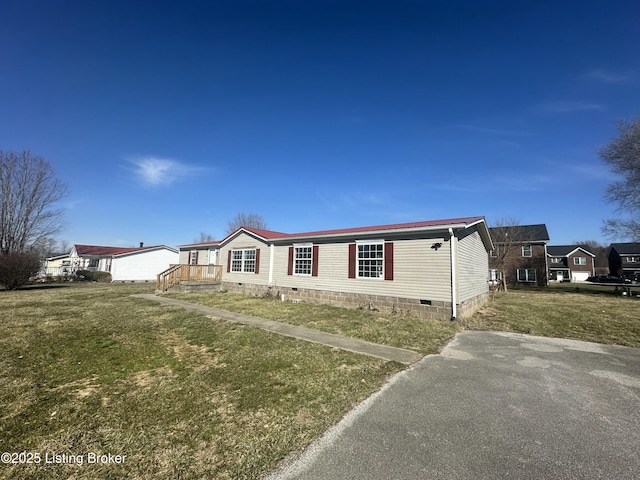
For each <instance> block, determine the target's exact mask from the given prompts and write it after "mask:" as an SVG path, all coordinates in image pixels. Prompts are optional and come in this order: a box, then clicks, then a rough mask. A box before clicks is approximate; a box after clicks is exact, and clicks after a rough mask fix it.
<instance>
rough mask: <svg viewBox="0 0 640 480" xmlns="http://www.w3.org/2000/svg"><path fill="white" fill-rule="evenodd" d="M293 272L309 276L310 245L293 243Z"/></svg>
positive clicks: (311, 248)
mask: <svg viewBox="0 0 640 480" xmlns="http://www.w3.org/2000/svg"><path fill="white" fill-rule="evenodd" d="M293 251H294V254H293V274H294V275H302V276H307V277H310V276H311V262H312V251H313V247H312V245H294V248H293Z"/></svg>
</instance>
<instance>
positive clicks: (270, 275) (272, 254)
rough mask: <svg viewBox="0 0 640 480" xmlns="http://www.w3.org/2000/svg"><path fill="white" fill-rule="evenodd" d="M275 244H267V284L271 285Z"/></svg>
mask: <svg viewBox="0 0 640 480" xmlns="http://www.w3.org/2000/svg"><path fill="white" fill-rule="evenodd" d="M275 253H276V246H275V245H274V244H273V243H272V244H271V245H269V286H271V285H273V257H275Z"/></svg>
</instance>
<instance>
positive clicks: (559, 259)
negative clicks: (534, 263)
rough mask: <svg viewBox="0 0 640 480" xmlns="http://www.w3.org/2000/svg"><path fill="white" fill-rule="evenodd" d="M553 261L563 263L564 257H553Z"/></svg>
mask: <svg viewBox="0 0 640 480" xmlns="http://www.w3.org/2000/svg"><path fill="white" fill-rule="evenodd" d="M551 263H562V257H551Z"/></svg>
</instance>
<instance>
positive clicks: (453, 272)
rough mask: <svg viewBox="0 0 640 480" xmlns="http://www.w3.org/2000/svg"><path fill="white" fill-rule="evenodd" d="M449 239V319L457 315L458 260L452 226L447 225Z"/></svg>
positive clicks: (453, 318)
mask: <svg viewBox="0 0 640 480" xmlns="http://www.w3.org/2000/svg"><path fill="white" fill-rule="evenodd" d="M449 235H450V237H449V241H450V242H451V244H450V245H449V251H450V252H451V320H455V319H456V315H457V313H458V312H457V305H456V303H457V300H458V291H457V284H458V278H457V275H456V271H457V265H458V261H457V258H456V254H457V248H458V247H457V245H456V242H455V238H456V237H455V235H454V234H453V228H451V227H449Z"/></svg>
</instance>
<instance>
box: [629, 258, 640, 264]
mask: <svg viewBox="0 0 640 480" xmlns="http://www.w3.org/2000/svg"><path fill="white" fill-rule="evenodd" d="M636 262H640V257H627V263H636Z"/></svg>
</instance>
